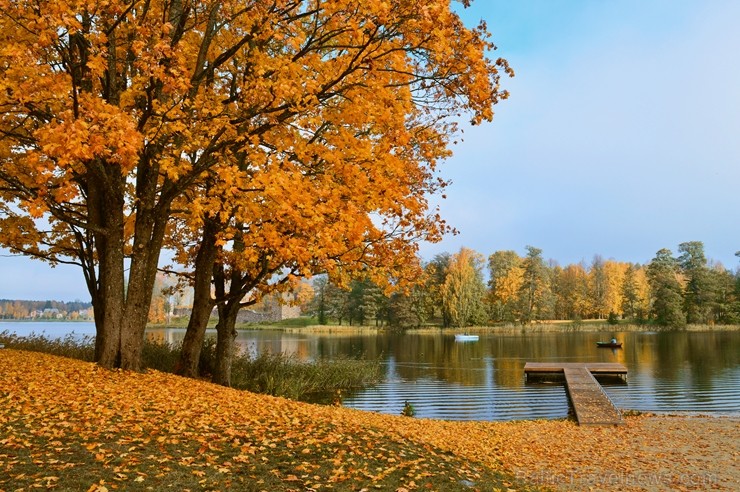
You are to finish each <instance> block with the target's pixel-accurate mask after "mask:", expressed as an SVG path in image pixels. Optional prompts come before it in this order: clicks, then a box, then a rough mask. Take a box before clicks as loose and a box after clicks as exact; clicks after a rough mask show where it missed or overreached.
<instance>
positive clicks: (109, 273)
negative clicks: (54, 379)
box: [88, 172, 125, 368]
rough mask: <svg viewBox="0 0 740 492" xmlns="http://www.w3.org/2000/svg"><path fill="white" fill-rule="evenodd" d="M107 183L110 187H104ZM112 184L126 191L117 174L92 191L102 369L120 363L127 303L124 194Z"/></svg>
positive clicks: (93, 184) (93, 185) (90, 203)
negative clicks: (122, 325) (125, 287)
mask: <svg viewBox="0 0 740 492" xmlns="http://www.w3.org/2000/svg"><path fill="white" fill-rule="evenodd" d="M117 177H118V178H119V179H118V180H116V178H117ZM106 181H107V183H108V186H105V185H104V184H103V182H106ZM111 184H112V186H113V187H121V188H122V185H123V177H121V176H115V172H113V173H111V174H110V175H109V176H105V177H104V178H103V179H98V180H92V181H91V183H90V186H89V191H88V209H89V215H90V221H91V223H92V225H93V226H94V228H95V233H94V240H95V250H96V252H97V256H98V264H99V273H98V280H99V283H98V285H97V291H96V292H94V293H92V294H93V295H92V298H93V299H94V300H95V301H96V306H95V331H96V341H95V348H96V354H95V359H96V361H97V362H98V364H100V365H101V366H103V367H109V368H112V367H116V366H117V365H118V364H119V363H120V350H119V349H120V345H121V323H122V321H123V308H124V304H125V292H124V282H125V281H124V275H125V270H124V255H123V245H124V236H123V234H124V233H123V223H124V220H123V205H124V204H123V194H122V192H120V193H116V192H111ZM116 185H117V186H116Z"/></svg>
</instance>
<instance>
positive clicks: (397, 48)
mask: <svg viewBox="0 0 740 492" xmlns="http://www.w3.org/2000/svg"><path fill="white" fill-rule="evenodd" d="M467 3H468V2H467V1H465V2H463V4H467ZM491 49H493V45H492V43H491V42H490V41H489V40H488V33H487V31H486V27H485V25H484V24H481V25H479V26H477V27H472V28H471V27H467V26H465V25H464V24H463V22H462V20H461V19H460V17H459V16H458V14H457V13H456V12H455V11H454V10H453V9H452V8H451V5H450V2H449V1H448V0H429V1H425V2H423V5H420V4H419V2H416V1H411V0H393V1H391V2H387V1H369V2H356V1H347V0H338V1H332V2H318V1H315V0H274V1H270V2H264V1H258V0H248V1H244V0H218V1H215V0H173V1H164V0H153V1H145V2H137V1H133V2H132V1H130V0H105V1H101V0H53V1H52V0H0V67H1V68H0V115H1V116H2V118H0V199H1V200H0V232H1V233H2V234H0V244H2V245H3V246H4V247H7V248H10V249H11V250H12V251H14V252H16V253H21V254H25V255H30V256H34V257H38V258H40V259H43V260H46V261H49V262H51V263H58V262H64V263H72V264H76V265H79V266H81V267H82V269H83V273H84V276H85V280H86V281H87V285H88V289H89V290H90V294H91V297H92V300H93V303H94V304H95V313H96V314H95V316H96V327H97V330H98V333H97V335H98V336H97V339H96V343H97V346H96V358H97V360H98V361H99V362H100V363H101V365H103V366H106V367H110V366H114V365H120V366H121V367H125V368H134V369H135V368H138V367H139V358H140V351H141V342H142V340H143V331H144V326H145V323H146V319H147V315H148V312H149V309H148V308H149V304H150V302H151V293H152V291H153V288H154V283H155V276H156V268H157V265H158V261H159V255H160V251H161V250H162V249H163V248H167V247H169V248H172V249H174V250H176V260H177V261H178V262H179V263H180V264H182V265H185V266H186V267H191V266H192V267H193V268H194V269H195V270H196V271H197V270H198V268H199V267H198V266H197V265H194V264H195V263H198V261H197V259H196V255H197V254H198V252H199V251H200V250H201V246H202V245H203V243H204V239H203V238H204V237H205V236H208V241H207V242H208V243H209V244H212V245H213V246H214V247H215V248H217V249H218V251H217V252H216V253H215V254H216V259H215V261H216V263H217V264H218V265H222V266H225V267H224V270H223V276H224V277H228V276H230V275H234V279H236V277H239V278H240V280H241V281H240V282H232V284H233V283H240V284H244V286H245V287H244V292H246V291H249V290H254V291H255V292H257V295H259V289H260V288H262V289H264V290H268V291H269V290H270V289H271V288H277V287H276V286H285V285H290V284H291V283H294V282H295V278H294V277H305V276H308V275H311V274H313V273H317V272H328V273H329V274H330V275H332V276H333V277H334V278H336V279H337V280H338V281H340V282H341V281H346V280H347V279H348V278H349V277H351V276H353V275H354V274H355V272H357V271H358V270H363V274H364V275H370V276H372V277H373V278H374V279H375V280H376V281H378V282H380V281H386V283H387V284H391V283H395V284H396V285H399V284H402V283H403V281H404V280H405V279H409V278H413V277H414V276H415V275H416V274H418V271H419V268H418V266H417V263H416V262H415V253H416V250H417V247H416V241H417V240H419V239H426V240H430V241H436V240H439V239H440V237H441V235H442V234H443V233H444V232H445V231H447V230H448V227H447V225H446V224H445V223H444V221H443V220H442V218H441V217H439V215H438V214H437V213H436V211H435V210H430V207H429V203H428V197H429V195H430V194H432V193H436V192H438V191H439V190H440V189H441V188H443V187H444V186H445V185H446V182H445V180H444V179H441V178H440V176H439V175H438V164H439V162H440V161H441V160H443V159H445V158H446V157H447V156H449V154H450V149H449V144H450V142H451V139H452V138H453V135H455V133H456V130H457V124H458V122H459V118H460V117H461V116H463V115H465V116H466V117H468V118H469V119H470V121H471V122H472V123H474V124H477V123H481V122H484V121H489V120H491V118H492V117H493V105H494V104H496V103H497V102H498V101H499V100H501V99H504V98H506V97H507V96H508V94H507V93H506V91H504V90H503V89H502V88H501V87H500V85H499V78H500V75H501V74H509V75H513V72H512V71H511V69H510V68H509V66H508V64H507V62H506V61H505V60H503V59H498V60H491V59H489V58H487V54H488V53H489V52H490V50H491ZM204 263H208V262H206V261H204ZM210 263H212V262H210ZM211 267H212V265H210V264H209V265H207V266H204V267H202V268H204V269H205V270H207V271H208V273H209V274H210V272H211V271H212V270H213V268H211ZM191 273H192V272H187V274H188V275H190V277H189V280H191V281H192V282H194V283H195V282H196V281H195V280H193V278H194V277H195V276H196V275H197V273H192V275H191ZM273 274H282V275H283V276H284V278H283V279H281V281H280V282H270V281H269V280H270V279H271V276H272V275H273ZM204 282H205V280H204ZM244 292H236V293H230V295H229V296H226V295H224V297H231V298H238V299H241V297H240V296H242V295H243V294H244ZM253 300H254V299H252V301H253ZM250 302H251V301H250Z"/></svg>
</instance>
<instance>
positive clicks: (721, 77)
mask: <svg viewBox="0 0 740 492" xmlns="http://www.w3.org/2000/svg"><path fill="white" fill-rule="evenodd" d="M463 15H464V16H465V18H466V19H469V20H470V21H471V22H475V21H476V20H477V19H480V18H483V19H485V20H486V22H487V24H488V28H489V31H490V32H491V33H492V34H493V40H494V42H495V43H496V44H497V46H498V47H499V49H498V51H497V54H498V55H500V56H503V57H504V58H507V59H508V60H509V62H510V64H511V65H512V67H513V68H514V70H515V71H516V77H515V78H513V79H510V80H508V81H505V84H506V86H507V87H508V88H509V90H510V92H511V97H510V99H509V100H507V101H504V102H502V103H500V104H499V105H498V106H497V111H496V116H495V118H494V122H493V123H492V124H488V125H484V126H481V127H476V128H469V129H466V131H465V137H464V138H465V141H464V143H463V144H461V145H458V146H457V147H456V148H455V155H454V157H453V158H452V159H450V160H449V161H448V162H447V163H446V164H445V166H444V167H443V173H444V175H445V176H446V177H448V178H450V179H451V180H452V181H453V184H452V186H451V187H450V188H449V190H448V192H447V196H448V199H447V200H445V201H443V202H441V203H440V206H441V209H442V212H443V216H445V217H446V218H447V219H448V221H449V222H450V223H451V224H453V225H454V226H456V227H457V228H458V229H459V230H460V231H461V233H460V235H458V236H456V237H453V238H448V239H446V240H445V241H443V242H442V243H440V244H436V245H430V246H425V247H424V248H423V249H422V251H423V254H424V256H427V257H429V256H431V255H433V254H435V253H438V252H441V251H449V252H454V251H457V250H458V249H459V248H460V247H461V246H466V247H470V248H473V249H475V250H477V251H479V252H481V253H483V254H484V255H486V256H488V255H490V254H491V253H493V252H494V251H497V250H504V249H512V250H515V251H517V252H519V253H520V254H524V248H525V246H526V245H532V246H536V247H538V248H541V249H542V250H543V256H544V257H545V258H552V259H555V260H556V261H558V262H559V263H560V264H563V265H565V264H569V263H577V262H580V261H582V260H585V261H586V262H590V261H591V260H592V258H593V256H594V255H596V254H598V255H601V256H602V257H604V258H606V259H608V258H613V259H615V260H619V261H631V262H638V263H647V262H649V261H650V259H651V258H653V257H654V255H655V252H656V251H658V250H659V249H661V248H669V249H671V250H673V251H674V252H676V250H677V247H678V244H680V243H682V242H686V241H702V242H703V243H704V246H705V252H706V254H707V256H708V257H709V258H711V259H714V260H716V261H720V262H722V263H723V264H724V265H725V266H726V267H730V268H734V267H735V266H736V265H738V261H737V258H736V257H735V256H734V253H735V251H738V250H740V138H739V137H740V50H739V49H738V48H740V30H738V29H737V27H736V26H737V19H740V2H731V1H726V2H724V1H717V0H713V1H708V2H699V1H676V0H671V1H655V0H647V1H646V0H643V1H626V0H620V1H618V2H616V1H614V2H607V1H573V0H567V1H566V0H539V1H534V0H523V1H517V2H514V1H506V2H505V1H497V0H485V1H484V0H478V1H477V2H474V4H473V6H472V7H471V8H470V9H467V11H464V13H463Z"/></svg>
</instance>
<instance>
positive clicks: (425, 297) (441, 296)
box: [313, 241, 740, 328]
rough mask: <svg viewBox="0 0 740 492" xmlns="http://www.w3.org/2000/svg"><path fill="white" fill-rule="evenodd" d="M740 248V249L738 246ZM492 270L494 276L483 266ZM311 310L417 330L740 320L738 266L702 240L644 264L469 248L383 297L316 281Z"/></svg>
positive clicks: (356, 284)
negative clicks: (565, 261) (708, 250)
mask: <svg viewBox="0 0 740 492" xmlns="http://www.w3.org/2000/svg"><path fill="white" fill-rule="evenodd" d="M738 255H739V256H740V253H738ZM486 268H487V271H488V282H487V283H486V281H485V279H484V269H486ZM314 288H315V298H314V301H313V312H314V313H315V315H316V316H317V317H318V319H319V322H320V323H322V324H325V323H329V322H337V323H339V324H343V323H347V324H356V325H365V324H376V325H385V326H391V327H401V328H410V327H418V326H422V325H434V324H436V325H442V326H454V327H466V326H486V325H492V324H496V323H520V324H529V323H534V322H540V321H545V320H570V321H576V322H579V321H581V320H586V319H598V320H608V321H610V322H611V323H614V324H617V323H619V322H621V321H628V322H631V323H636V324H648V323H649V324H653V325H657V326H664V327H671V328H681V327H683V326H685V325H686V324H704V325H715V324H720V325H727V324H738V323H740V269H737V268H735V270H734V271H733V270H730V269H727V268H725V267H724V266H723V265H721V264H719V263H715V262H710V261H708V260H707V258H706V257H705V255H704V245H703V243H702V242H700V241H691V242H685V243H681V244H680V245H679V246H678V254H677V255H674V254H673V253H672V252H671V250H669V249H661V250H660V251H658V252H657V253H656V254H655V257H654V258H653V259H652V260H650V262H648V263H647V264H645V265H640V264H636V263H627V262H620V261H616V260H612V259H609V260H604V259H603V258H602V257H600V256H598V255H597V256H594V258H593V260H592V261H591V262H590V263H589V264H586V263H578V264H571V265H567V266H560V265H558V264H557V262H555V261H553V260H549V261H546V260H544V258H543V256H542V250H540V249H538V248H535V247H532V246H527V247H526V254H525V255H524V256H520V255H519V254H517V253H516V252H515V251H496V252H495V253H493V254H491V255H490V256H489V257H488V258H487V261H486V258H485V257H484V256H483V255H481V254H480V253H478V252H475V251H473V250H470V249H467V248H462V249H461V250H460V251H459V252H458V253H455V254H449V253H442V254H439V255H437V256H435V257H434V259H432V260H431V261H430V262H429V263H427V264H426V265H424V274H423V276H422V278H421V279H420V281H419V283H418V284H417V285H416V286H414V287H413V288H411V289H410V290H407V291H405V292H396V293H393V294H391V295H385V294H384V293H383V292H382V291H381V289H380V288H379V287H378V286H377V285H375V284H374V283H373V282H371V281H370V280H355V281H353V282H352V283H351V284H350V285H349V288H348V289H342V288H340V287H338V286H336V285H334V284H332V283H330V282H328V281H327V280H326V279H325V278H319V279H317V280H315V281H314Z"/></svg>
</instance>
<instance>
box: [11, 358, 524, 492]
mask: <svg viewBox="0 0 740 492" xmlns="http://www.w3.org/2000/svg"><path fill="white" fill-rule="evenodd" d="M376 419H377V420H376ZM413 420H414V419H410V418H404V417H394V418H391V419H390V420H388V418H387V417H381V416H375V415H373V414H369V413H364V412H357V411H352V410H347V409H343V408H337V407H327V406H316V405H308V404H302V403H298V402H294V401H291V400H286V399H282V398H274V397H270V396H266V395H256V394H253V393H249V392H243V391H236V390H233V389H229V388H223V387H218V386H215V385H211V384H208V383H205V382H201V381H196V380H192V379H185V378H180V377H177V376H173V375H170V374H166V373H162V372H158V371H149V372H147V373H144V374H140V373H129V372H124V371H107V370H103V369H100V368H98V367H96V366H95V365H94V364H91V363H86V362H82V361H78V360H72V359H67V358H61V357H57V356H52V355H48V354H41V353H33V352H24V351H18V350H11V349H7V348H5V349H0V424H1V425H0V490H27V489H34V488H52V489H56V490H90V491H93V490H100V491H103V490H113V489H119V490H132V491H137V490H165V489H168V490H227V489H233V490H244V491H252V490H254V491H257V490H268V491H289V490H329V489H330V490H340V491H341V490H360V489H363V488H365V489H372V490H403V489H405V490H450V491H456V490H459V491H463V490H490V491H493V490H506V489H507V488H510V487H516V489H517V490H534V489H533V488H528V487H524V486H522V487H519V486H517V485H516V481H515V480H514V478H513V477H512V476H511V475H510V474H508V473H505V472H503V471H502V470H500V469H497V468H494V467H490V466H485V465H483V464H481V463H480V462H478V461H471V460H469V459H466V458H464V457H461V456H458V455H456V454H455V453H453V452H451V450H450V449H444V448H441V447H439V446H438V445H437V444H435V443H430V442H426V441H424V440H419V439H413V438H411V435H410V433H409V429H405V428H404V425H405V424H406V423H411V422H409V421H413ZM402 488H403V489H402Z"/></svg>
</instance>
